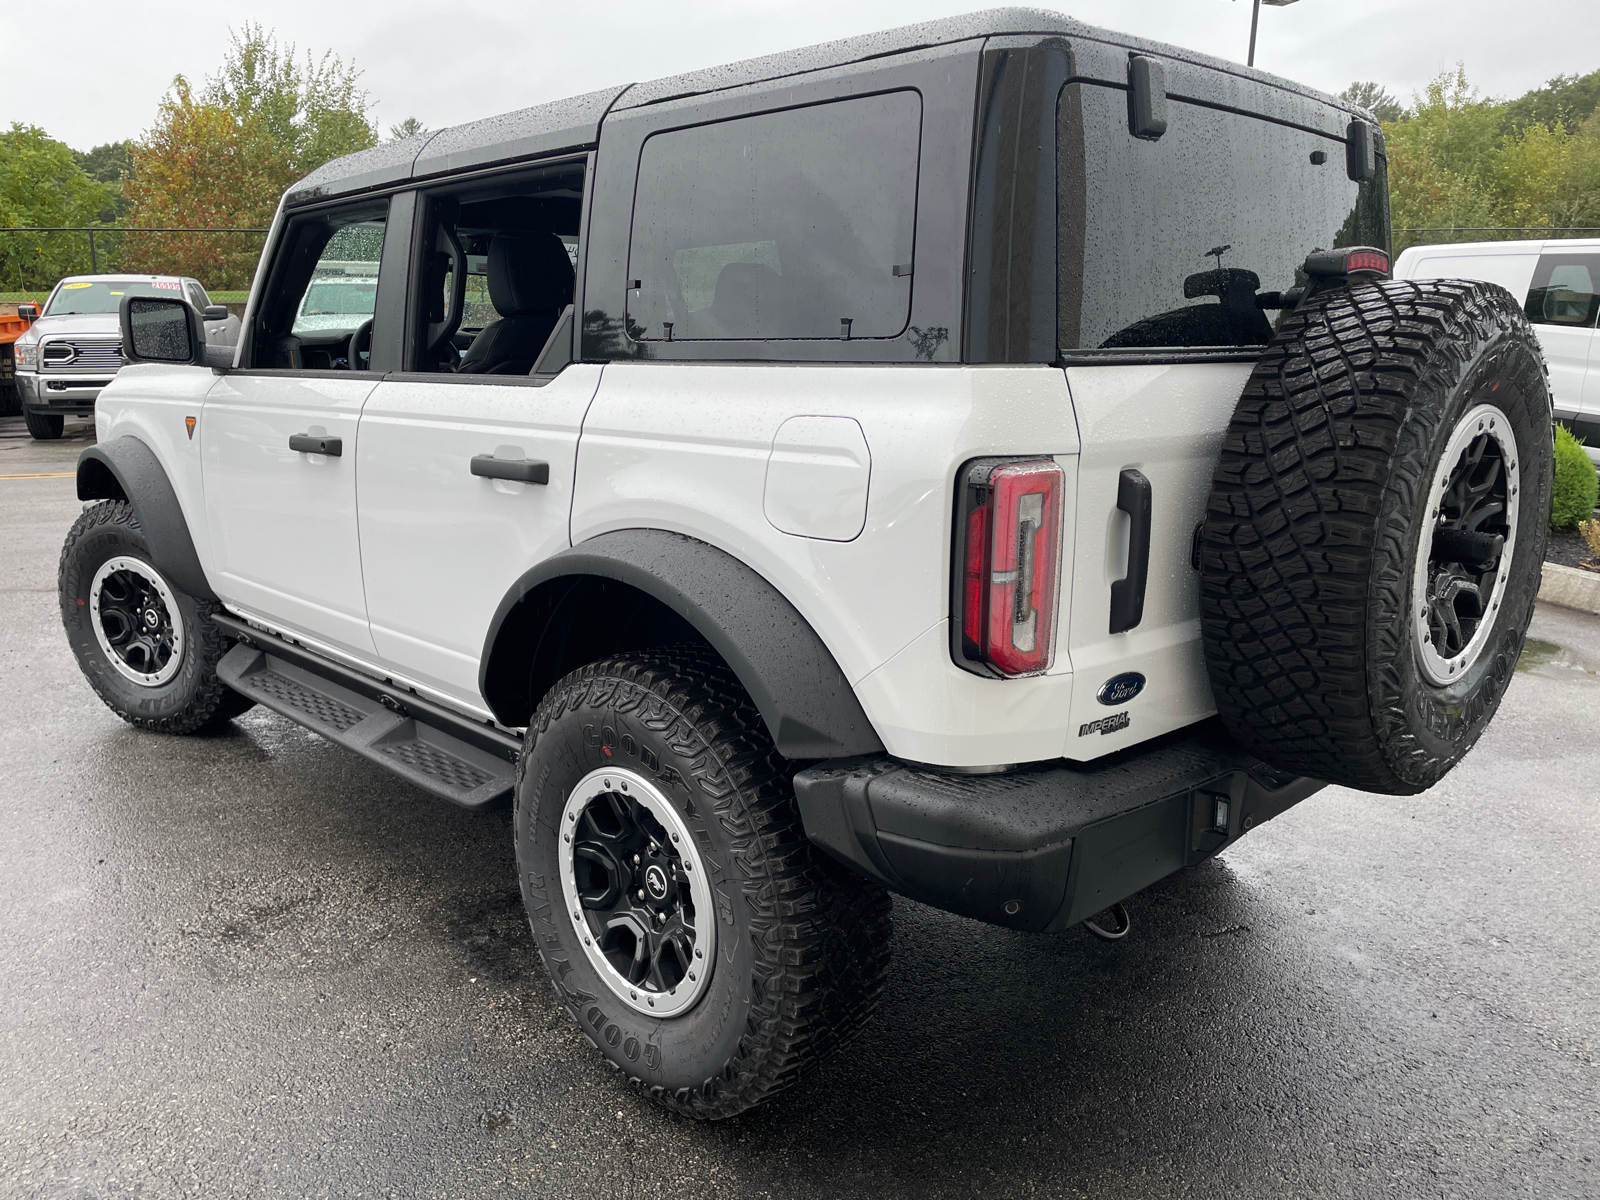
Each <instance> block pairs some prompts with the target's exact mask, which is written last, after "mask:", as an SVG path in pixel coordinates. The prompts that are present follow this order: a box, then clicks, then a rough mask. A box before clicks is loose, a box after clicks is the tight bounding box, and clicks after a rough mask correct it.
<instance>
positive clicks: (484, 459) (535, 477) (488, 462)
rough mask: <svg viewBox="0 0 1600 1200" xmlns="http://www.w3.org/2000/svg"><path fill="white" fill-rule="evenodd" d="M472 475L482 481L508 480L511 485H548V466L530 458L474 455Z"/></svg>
mask: <svg viewBox="0 0 1600 1200" xmlns="http://www.w3.org/2000/svg"><path fill="white" fill-rule="evenodd" d="M472 473H473V474H474V475H477V476H478V477H480V478H482V479H509V480H511V481H512V482H513V483H549V482H550V464H549V463H547V462H538V461H536V460H534V459H531V458H496V457H495V456H494V455H492V454H475V455H473V457H472Z"/></svg>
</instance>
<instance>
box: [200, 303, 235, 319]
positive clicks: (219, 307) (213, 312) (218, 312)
mask: <svg viewBox="0 0 1600 1200" xmlns="http://www.w3.org/2000/svg"><path fill="white" fill-rule="evenodd" d="M200 315H201V316H203V317H204V318H205V319H206V320H207V321H226V320H227V319H228V306H227V305H226V304H213V305H211V306H210V307H209V308H207V309H206V310H205V312H203V313H201V314H200Z"/></svg>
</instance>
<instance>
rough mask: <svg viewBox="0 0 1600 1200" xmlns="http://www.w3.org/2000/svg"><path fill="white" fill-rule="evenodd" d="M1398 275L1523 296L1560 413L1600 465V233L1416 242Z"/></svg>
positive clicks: (1396, 268) (1399, 266)
mask: <svg viewBox="0 0 1600 1200" xmlns="http://www.w3.org/2000/svg"><path fill="white" fill-rule="evenodd" d="M1394 277H1395V278H1396V279H1481V280H1484V281H1485V282H1487V283H1498V284H1499V285H1500V286H1501V287H1503V288H1505V289H1506V290H1507V291H1508V292H1510V293H1511V294H1512V295H1513V296H1515V297H1516V298H1517V299H1518V300H1520V301H1521V302H1522V305H1523V308H1524V310H1525V311H1526V312H1527V314H1528V320H1530V321H1532V322H1533V327H1534V329H1535V330H1536V331H1537V332H1538V334H1539V343H1540V345H1541V346H1543V347H1544V356H1545V359H1546V360H1547V361H1548V362H1549V364H1550V397H1551V399H1552V400H1553V401H1554V402H1555V412H1556V419H1557V420H1558V421H1560V422H1561V423H1562V424H1563V425H1565V426H1567V427H1568V428H1569V429H1571V430H1572V432H1573V433H1575V434H1577V435H1578V437H1580V438H1582V439H1584V441H1585V443H1586V444H1587V448H1588V451H1589V457H1590V458H1591V459H1593V460H1594V461H1595V462H1596V463H1600V336H1597V334H1596V332H1595V317H1596V313H1597V312H1600V238H1584V239H1581V240H1579V239H1566V240H1553V241H1548V242H1465V243H1457V244H1455V245H1446V246H1412V247H1411V248H1410V249H1408V250H1406V251H1405V252H1404V253H1403V254H1401V255H1400V258H1399V261H1397V262H1396V263H1395V265H1394Z"/></svg>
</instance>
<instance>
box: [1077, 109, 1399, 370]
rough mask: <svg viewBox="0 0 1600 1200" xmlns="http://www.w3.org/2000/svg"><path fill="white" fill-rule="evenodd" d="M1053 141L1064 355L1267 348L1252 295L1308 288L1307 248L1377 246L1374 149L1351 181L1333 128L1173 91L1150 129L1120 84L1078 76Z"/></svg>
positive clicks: (1379, 223)
mask: <svg viewBox="0 0 1600 1200" xmlns="http://www.w3.org/2000/svg"><path fill="white" fill-rule="evenodd" d="M1056 138H1057V143H1056V144H1057V168H1056V180H1057V187H1058V189H1059V205H1058V209H1057V213H1058V220H1059V229H1060V233H1059V238H1058V245H1059V251H1058V253H1059V256H1060V274H1059V287H1058V307H1059V319H1060V323H1061V331H1060V336H1061V346H1062V348H1063V349H1064V350H1080V351H1090V352H1093V351H1105V352H1108V354H1110V353H1111V352H1118V351H1131V352H1135V353H1144V354H1148V353H1149V352H1150V350H1152V349H1166V350H1201V349H1211V350H1215V349H1225V348H1228V347H1234V348H1246V347H1259V346H1263V345H1265V344H1266V343H1267V342H1268V341H1270V340H1271V338H1272V333H1273V325H1272V316H1273V315H1274V314H1273V313H1271V312H1269V311H1266V310H1263V309H1261V308H1259V307H1258V306H1257V304H1256V298H1257V296H1258V294H1259V293H1261V292H1264V291H1269V292H1276V291H1287V290H1288V289H1289V288H1292V287H1294V286H1296V284H1300V283H1304V282H1305V280H1304V279H1303V278H1301V277H1300V276H1299V274H1298V268H1299V267H1300V265H1301V264H1302V263H1304V262H1305V258H1306V255H1307V254H1309V253H1310V252H1311V251H1312V250H1315V249H1319V248H1332V247H1336V246H1360V245H1369V246H1379V247H1383V246H1384V245H1385V243H1386V239H1387V235H1388V227H1387V223H1386V214H1385V206H1384V196H1385V194H1386V191H1387V184H1386V181H1385V179H1384V173H1383V171H1384V164H1383V160H1382V159H1380V160H1379V162H1378V178H1377V179H1375V180H1372V181H1370V182H1367V183H1362V184H1357V183H1354V182H1352V181H1351V180H1350V179H1349V177H1348V176H1347V174H1346V172H1345V167H1344V162H1345V148H1344V143H1343V140H1342V139H1340V138H1335V137H1331V136H1328V135H1322V134H1317V133H1313V132H1310V131H1309V130H1306V129H1300V128H1296V127H1293V126H1289V125H1279V124H1274V123H1271V122H1268V121H1266V120H1264V119H1262V118H1259V117H1254V116H1250V115H1248V114H1245V113H1240V112H1229V111H1225V110H1222V109H1215V108H1208V107H1204V106H1202V105H1199V104H1191V103H1188V102H1187V101H1182V100H1177V99H1173V98H1169V103H1168V105H1167V129H1166V132H1165V133H1163V134H1162V135H1161V136H1160V137H1159V138H1158V139H1156V140H1146V139H1142V138H1137V137H1134V136H1133V135H1132V134H1131V133H1130V132H1129V129H1128V96H1127V93H1126V92H1123V91H1120V90H1116V89H1113V88H1109V87H1101V86H1098V85H1093V84H1082V83H1073V84H1068V85H1067V86H1066V87H1065V88H1063V89H1062V92H1061V99H1060V102H1059V105H1058V109H1057V126H1056Z"/></svg>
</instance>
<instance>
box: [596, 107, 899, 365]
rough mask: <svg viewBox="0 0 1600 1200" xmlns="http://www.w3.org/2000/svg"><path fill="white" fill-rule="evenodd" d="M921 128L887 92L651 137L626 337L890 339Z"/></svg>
mask: <svg viewBox="0 0 1600 1200" xmlns="http://www.w3.org/2000/svg"><path fill="white" fill-rule="evenodd" d="M921 123H922V103H921V97H919V96H918V95H917V93H916V92H912V91H900V92H890V93H887V94H885V95H881V96H867V97H862V98H860V99H855V100H842V101H837V102H834V103H830V104H819V105H815V106H812V107H809V108H798V109H788V110H785V111H783V112H775V113H764V114H761V115H759V116H754V117H743V118H739V119H737V120H732V121H723V122H719V123H717V124H715V125H701V126H696V127H694V128H690V129H678V130H672V131H670V132H667V133H659V134H655V135H653V136H652V137H650V138H649V139H648V140H647V141H646V142H645V144H644V148H643V150H642V152H641V154H640V160H639V183H638V190H637V192H636V194H635V200H634V212H633V233H632V241H631V244H630V247H629V253H628V276H629V291H628V325H629V333H630V335H631V336H632V337H633V338H634V339H635V340H639V341H661V340H666V339H667V338H668V337H670V338H671V339H672V340H673V341H688V340H694V339H722V338H725V339H763V340H765V339H796V338H839V337H840V336H842V335H843V333H844V330H845V328H846V326H845V324H844V323H845V322H848V323H849V325H848V329H849V336H850V337H852V338H884V337H896V336H898V335H899V334H900V333H901V332H902V331H903V330H904V329H905V327H906V322H907V320H908V319H909V316H910V310H911V273H912V243H913V235H914V229H915V220H916V198H917V153H918V144H919V140H920V136H921ZM635 283H637V286H634V284H635ZM669 325H670V332H669V328H668V327H669Z"/></svg>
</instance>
